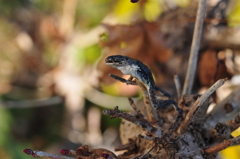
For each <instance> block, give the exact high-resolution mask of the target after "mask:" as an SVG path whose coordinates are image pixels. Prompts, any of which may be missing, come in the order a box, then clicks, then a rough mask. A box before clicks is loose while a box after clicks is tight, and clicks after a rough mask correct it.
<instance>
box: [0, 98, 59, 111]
mask: <svg viewBox="0 0 240 159" xmlns="http://www.w3.org/2000/svg"><path fill="white" fill-rule="evenodd" d="M62 102H63V98H62V97H60V96H53V97H49V98H42V99H32V100H20V101H0V108H1V107H3V108H35V107H46V106H52V105H56V104H59V103H62Z"/></svg>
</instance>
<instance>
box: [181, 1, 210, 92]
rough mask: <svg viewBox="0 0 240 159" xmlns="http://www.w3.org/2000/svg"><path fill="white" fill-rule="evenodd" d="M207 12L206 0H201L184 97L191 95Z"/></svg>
mask: <svg viewBox="0 0 240 159" xmlns="http://www.w3.org/2000/svg"><path fill="white" fill-rule="evenodd" d="M205 12H206V0H199V3H198V10H197V18H196V23H195V27H194V33H193V40H192V46H191V51H190V58H189V62H188V69H187V75H186V78H185V82H184V86H183V92H182V95H185V94H191V91H192V86H193V81H194V77H195V73H196V68H197V60H198V50H199V47H200V40H201V36H202V28H203V21H204V16H205Z"/></svg>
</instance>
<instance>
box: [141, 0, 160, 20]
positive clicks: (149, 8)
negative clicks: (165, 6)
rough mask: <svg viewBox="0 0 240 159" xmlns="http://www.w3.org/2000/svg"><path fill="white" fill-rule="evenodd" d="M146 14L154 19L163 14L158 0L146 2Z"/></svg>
mask: <svg viewBox="0 0 240 159" xmlns="http://www.w3.org/2000/svg"><path fill="white" fill-rule="evenodd" d="M144 7H145V10H144V16H145V18H146V19H147V20H149V21H153V20H156V19H157V17H158V16H159V15H160V14H161V12H162V9H161V6H160V3H159V1H158V0H151V1H147V3H145V6H144Z"/></svg>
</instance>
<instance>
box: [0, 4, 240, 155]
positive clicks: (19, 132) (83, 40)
mask: <svg viewBox="0 0 240 159" xmlns="http://www.w3.org/2000/svg"><path fill="white" fill-rule="evenodd" d="M220 2H222V3H219V0H211V1H209V2H208V15H207V17H208V21H206V24H205V30H204V37H203V44H202V46H201V58H200V60H199V70H198V74H197V78H196V84H195V87H196V88H195V89H194V91H195V93H197V92H199V90H204V88H206V87H209V86H210V85H211V84H212V83H213V82H214V81H216V80H217V79H219V78H223V77H229V78H230V79H231V78H232V77H234V78H232V79H233V80H230V81H229V84H226V85H227V88H224V92H225V93H224V94H223V93H222V92H220V93H218V94H217V95H216V101H218V100H221V99H222V98H223V97H224V96H227V94H228V93H230V92H231V90H232V87H233V85H234V86H236V85H238V84H239V81H240V80H239V76H238V74H239V71H240V67H239V65H240V52H239V50H240V45H239V44H240V42H239V40H236V39H239V38H240V34H239V33H240V31H239V25H240V2H239V1H238V0H222V1H220ZM196 4H197V3H196V1H195V0H193V1H190V0H139V2H137V3H131V1H130V0H88V1H87V0H55V1H51V0H0V156H1V158H3V159H23V158H24V159H28V158H29V159H30V158H32V157H31V156H27V155H26V154H24V153H22V150H23V149H25V148H32V149H34V150H42V151H46V152H49V153H53V154H58V151H59V150H60V149H62V148H68V149H77V148H78V147H79V146H80V145H81V144H86V145H89V146H90V147H91V148H99V147H101V148H107V149H110V150H113V149H114V147H115V146H117V145H120V144H121V141H120V138H119V125H120V119H113V120H110V117H109V116H103V115H102V114H101V111H102V110H103V109H104V108H109V109H112V108H113V107H114V106H116V105H118V106H119V107H120V109H121V110H130V107H129V104H128V100H127V98H126V97H129V96H130V97H134V99H137V98H138V97H140V96H141V95H140V94H139V91H138V88H136V87H134V86H126V85H125V84H121V83H119V82H115V81H114V80H113V79H110V77H109V76H108V74H109V73H110V72H111V73H114V74H117V75H121V74H120V73H119V72H117V71H116V70H113V69H111V68H108V67H107V66H105V64H104V59H105V57H106V56H108V55H111V54H122V55H127V56H131V57H134V58H137V59H139V60H141V61H143V62H144V63H145V64H147V65H148V66H149V67H150V68H151V69H152V70H153V73H154V77H155V79H156V82H157V84H158V86H161V87H162V88H163V89H165V90H167V91H169V92H170V93H171V94H173V96H174V95H176V93H174V92H176V91H175V87H174V83H173V74H174V72H177V73H178V74H179V76H180V79H181V81H182V82H183V79H184V76H185V70H186V69H185V68H186V65H187V59H188V52H189V48H190V44H191V38H192V30H193V22H194V19H193V17H195V15H196ZM186 10H187V11H186ZM174 18H176V19H177V20H176V19H174ZM159 28H161V29H159ZM214 29H215V30H214ZM218 29H219V30H218ZM216 30H217V31H218V34H220V33H221V32H223V33H225V34H224V40H226V41H224V42H223V43H224V44H222V43H221V42H222V40H221V38H222V37H221V36H220V35H218V34H217V35H216ZM214 31H215V32H214ZM209 33H212V34H209ZM214 33H215V34H214ZM226 33H227V34H226ZM205 35H206V36H205ZM207 35H208V36H207ZM217 36H218V39H217V38H216V37H217ZM228 36H229V38H227V37H228ZM229 39H231V40H229ZM234 40H235V41H234ZM225 44H227V45H226V46H225ZM160 52H161V53H160ZM203 70H204V71H203ZM207 70H209V71H207ZM140 98H141V97H140ZM238 134H239V133H238V132H236V134H235V135H238ZM239 152H240V151H239V148H238V147H237V146H235V147H232V148H229V149H228V150H225V151H224V152H222V157H223V158H226V159H227V158H229V159H235V158H239V156H240V154H239Z"/></svg>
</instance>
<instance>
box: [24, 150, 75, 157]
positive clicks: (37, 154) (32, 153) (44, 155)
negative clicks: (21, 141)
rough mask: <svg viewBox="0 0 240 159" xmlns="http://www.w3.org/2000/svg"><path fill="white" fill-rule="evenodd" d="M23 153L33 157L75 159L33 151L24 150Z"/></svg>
mask: <svg viewBox="0 0 240 159" xmlns="http://www.w3.org/2000/svg"><path fill="white" fill-rule="evenodd" d="M23 152H24V153H26V154H27V155H31V156H32V157H48V158H52V159H74V158H72V157H66V156H58V155H53V154H50V153H46V152H43V151H33V150H32V149H24V150H23Z"/></svg>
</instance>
